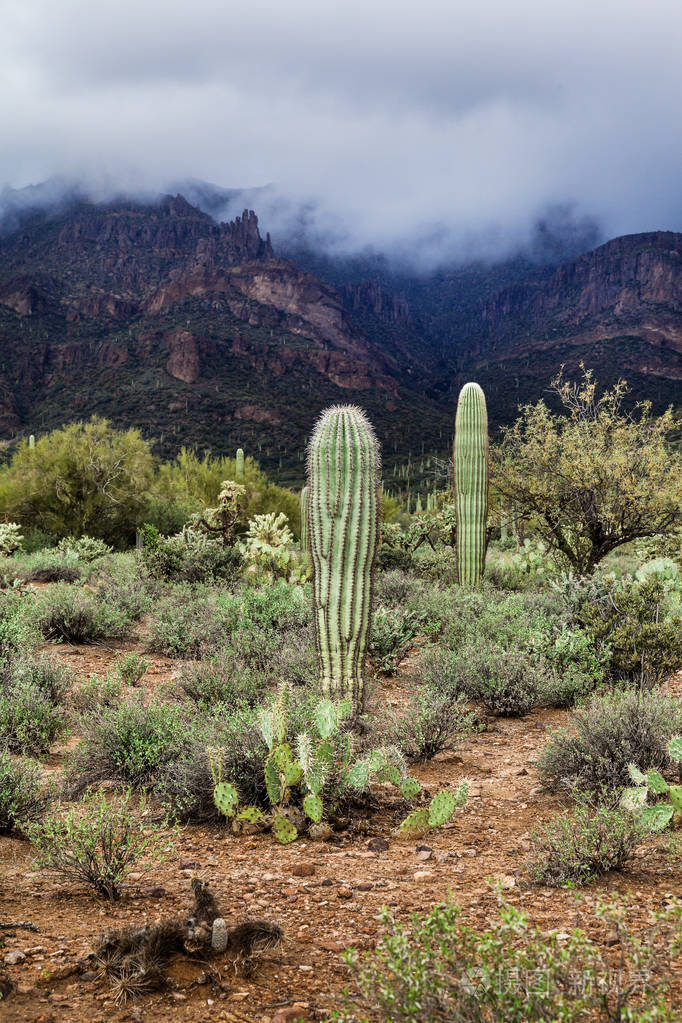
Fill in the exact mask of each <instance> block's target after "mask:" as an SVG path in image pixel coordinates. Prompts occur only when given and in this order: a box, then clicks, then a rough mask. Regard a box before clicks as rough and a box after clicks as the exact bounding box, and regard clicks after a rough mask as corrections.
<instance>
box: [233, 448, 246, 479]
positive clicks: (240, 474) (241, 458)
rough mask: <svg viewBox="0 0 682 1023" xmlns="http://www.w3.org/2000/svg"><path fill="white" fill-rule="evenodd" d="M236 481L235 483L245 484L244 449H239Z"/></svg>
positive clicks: (235, 471)
mask: <svg viewBox="0 0 682 1023" xmlns="http://www.w3.org/2000/svg"><path fill="white" fill-rule="evenodd" d="M234 481H235V483H243V482H244V451H243V449H242V448H237V458H236V464H235V470H234Z"/></svg>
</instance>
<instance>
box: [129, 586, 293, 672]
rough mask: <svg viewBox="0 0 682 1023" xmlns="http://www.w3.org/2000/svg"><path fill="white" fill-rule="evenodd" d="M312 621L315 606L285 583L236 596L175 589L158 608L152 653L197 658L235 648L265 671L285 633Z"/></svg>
mask: <svg viewBox="0 0 682 1023" xmlns="http://www.w3.org/2000/svg"><path fill="white" fill-rule="evenodd" d="M309 620H310V607H309V603H308V600H307V598H306V596H305V594H304V593H303V592H302V590H301V587H297V586H289V585H288V584H287V583H284V582H280V583H278V584H277V585H275V586H272V587H270V588H269V589H267V590H251V589H244V590H239V591H238V592H237V593H235V594H231V593H225V592H219V591H216V590H214V589H210V588H208V587H204V588H201V587H193V588H192V587H189V586H186V585H185V586H175V587H174V588H173V592H172V593H171V594H169V595H168V596H166V597H164V598H162V599H161V600H159V601H158V602H157V603H156V605H155V608H154V613H153V615H152V617H151V619H150V623H149V649H150V650H154V651H156V652H158V653H164V654H168V655H169V656H171V657H185V658H198V657H200V656H202V655H204V654H207V653H209V652H210V651H211V650H212V649H216V648H218V647H221V646H225V647H227V646H230V645H231V646H232V647H234V649H235V650H237V651H239V654H240V656H241V658H242V659H243V660H244V661H246V662H247V663H249V664H250V665H252V666H253V667H263V668H264V667H266V666H267V664H268V661H269V659H270V658H271V656H272V654H273V652H274V651H275V650H277V649H278V648H279V647H281V646H282V644H283V642H284V639H285V637H286V634H287V633H288V632H289V631H290V630H295V629H299V628H301V627H303V626H305V625H307V624H308V622H309Z"/></svg>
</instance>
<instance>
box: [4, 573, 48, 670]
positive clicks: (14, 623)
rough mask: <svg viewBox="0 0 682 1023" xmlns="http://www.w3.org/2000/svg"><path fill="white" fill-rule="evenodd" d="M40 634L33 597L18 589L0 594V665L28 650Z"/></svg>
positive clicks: (35, 642)
mask: <svg viewBox="0 0 682 1023" xmlns="http://www.w3.org/2000/svg"><path fill="white" fill-rule="evenodd" d="M39 638H40V634H39V632H38V630H37V628H36V625H35V621H34V615H33V598H32V597H31V596H29V595H27V594H23V593H21V592H19V591H18V590H10V591H9V592H7V593H3V594H2V595H1V596H0V665H1V664H3V663H5V662H7V661H11V660H13V659H14V658H16V657H18V656H20V655H24V654H27V653H29V652H30V650H32V649H33V647H35V645H36V644H37V642H38V640H39Z"/></svg>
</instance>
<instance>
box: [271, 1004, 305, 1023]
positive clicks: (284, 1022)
mask: <svg viewBox="0 0 682 1023" xmlns="http://www.w3.org/2000/svg"><path fill="white" fill-rule="evenodd" d="M306 1008H307V1006H304V1005H301V1004H300V1003H297V1002H294V1004H293V1005H287V1007H286V1008H284V1009H278V1010H277V1012H276V1013H275V1015H274V1016H273V1017H272V1023H294V1020H299V1019H301V1018H302V1017H303V1016H305V1014H306Z"/></svg>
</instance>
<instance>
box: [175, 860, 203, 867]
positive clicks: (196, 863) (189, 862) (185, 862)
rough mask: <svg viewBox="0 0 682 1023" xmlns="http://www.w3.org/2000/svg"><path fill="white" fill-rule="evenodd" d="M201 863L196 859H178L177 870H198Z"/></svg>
mask: <svg viewBox="0 0 682 1023" xmlns="http://www.w3.org/2000/svg"><path fill="white" fill-rule="evenodd" d="M200 869H201V864H200V863H199V861H198V860H188V859H185V860H180V862H179V863H178V870H200Z"/></svg>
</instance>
